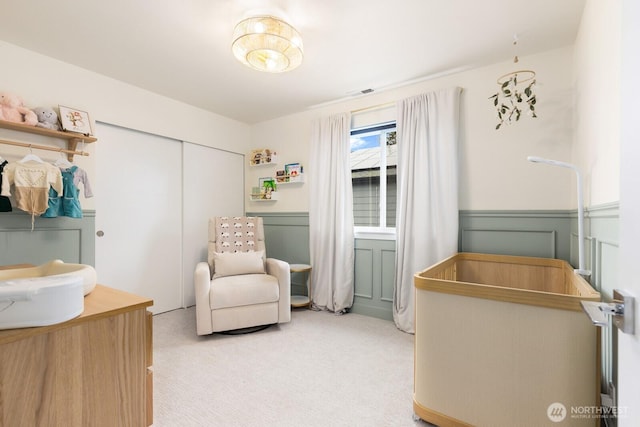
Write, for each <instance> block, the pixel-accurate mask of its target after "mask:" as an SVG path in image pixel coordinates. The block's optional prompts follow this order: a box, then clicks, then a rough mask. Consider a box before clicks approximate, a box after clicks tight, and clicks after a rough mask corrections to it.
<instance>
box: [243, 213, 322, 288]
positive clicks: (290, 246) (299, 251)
mask: <svg viewBox="0 0 640 427" xmlns="http://www.w3.org/2000/svg"><path fill="white" fill-rule="evenodd" d="M246 215H247V216H259V217H262V220H263V222H264V234H265V246H266V250H267V256H268V257H269V258H276V259H280V260H282V261H286V262H288V263H289V264H310V256H309V214H308V213H306V212H278V213H271V212H247V213H246ZM311 267H312V268H313V267H314V266H313V265H312V266H311ZM312 285H313V284H312ZM306 289H307V285H306V275H305V274H294V275H293V276H292V278H291V292H292V293H293V294H295V295H305V294H306Z"/></svg>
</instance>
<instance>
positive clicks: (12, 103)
mask: <svg viewBox="0 0 640 427" xmlns="http://www.w3.org/2000/svg"><path fill="white" fill-rule="evenodd" d="M0 120H5V121H7V122H13V123H21V124H24V125H29V126H35V125H36V123H38V117H37V116H36V113H34V112H33V111H31V110H30V109H28V108H27V107H25V106H24V101H23V100H22V98H20V97H19V96H18V95H16V94H14V93H9V92H0Z"/></svg>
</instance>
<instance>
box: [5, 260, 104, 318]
mask: <svg viewBox="0 0 640 427" xmlns="http://www.w3.org/2000/svg"><path fill="white" fill-rule="evenodd" d="M95 286H96V271H95V270H94V269H93V267H91V266H89V265H84V264H65V263H64V262H62V261H60V260H54V261H50V262H48V263H46V264H42V265H40V266H37V267H28V268H16V269H10V270H0V329H12V328H27V327H33V326H47V325H53V324H56V323H61V322H65V321H67V320H70V319H73V318H74V317H77V316H79V315H80V314H82V312H83V311H84V296H85V295H87V294H89V293H90V292H91V291H92V290H93V289H94V288H95Z"/></svg>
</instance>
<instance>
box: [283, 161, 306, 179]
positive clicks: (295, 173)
mask: <svg viewBox="0 0 640 427" xmlns="http://www.w3.org/2000/svg"><path fill="white" fill-rule="evenodd" d="M284 172H285V175H286V177H287V181H286V182H296V181H299V180H300V175H301V174H302V172H303V170H302V165H301V164H300V163H288V164H286V165H284Z"/></svg>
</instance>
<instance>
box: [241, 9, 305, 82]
mask: <svg viewBox="0 0 640 427" xmlns="http://www.w3.org/2000/svg"><path fill="white" fill-rule="evenodd" d="M231 49H232V51H233V54H234V56H235V57H236V58H237V59H238V61H240V62H242V63H243V64H245V65H247V66H249V67H251V68H253V69H254V70H258V71H266V72H269V73H282V72H284V71H291V70H293V69H294V68H296V67H298V66H299V65H300V64H301V63H302V56H303V51H302V38H301V37H300V33H298V31H296V29H295V28H293V27H292V26H291V25H289V24H287V23H286V22H284V21H283V20H281V19H278V18H274V17H273V16H254V17H251V18H247V19H245V20H242V21H240V22H239V23H238V25H236V28H235V29H234V30H233V44H232V45H231Z"/></svg>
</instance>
